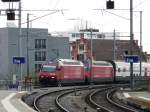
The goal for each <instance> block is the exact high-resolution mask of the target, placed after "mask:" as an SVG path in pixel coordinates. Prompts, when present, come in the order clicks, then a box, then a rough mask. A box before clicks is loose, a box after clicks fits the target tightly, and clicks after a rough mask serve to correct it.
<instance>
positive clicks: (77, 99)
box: [34, 86, 105, 112]
mask: <svg viewBox="0 0 150 112" xmlns="http://www.w3.org/2000/svg"><path fill="white" fill-rule="evenodd" d="M101 87H105V86H91V87H89V86H83V87H73V88H70V89H62V90H56V91H53V92H47V93H44V94H42V95H40V96H38V97H36V98H35V100H34V108H35V109H36V110H37V111H38V112H49V111H50V112H51V111H53V112H62V111H63V112H83V111H84V110H85V109H86V108H88V110H90V111H87V112H95V110H94V109H92V108H91V107H87V106H88V105H87V104H86V103H85V100H84V99H85V97H86V95H87V94H88V93H89V92H91V91H92V90H93V89H96V88H97V89H98V88H101ZM64 102H65V103H64ZM81 102H82V103H81ZM78 104H79V105H78ZM81 104H82V105H81Z"/></svg>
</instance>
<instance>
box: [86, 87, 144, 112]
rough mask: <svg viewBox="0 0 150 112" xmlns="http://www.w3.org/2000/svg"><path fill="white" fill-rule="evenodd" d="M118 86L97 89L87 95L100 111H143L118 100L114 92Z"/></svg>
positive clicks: (89, 100) (93, 105)
mask: <svg viewBox="0 0 150 112" xmlns="http://www.w3.org/2000/svg"><path fill="white" fill-rule="evenodd" d="M115 91H116V88H113V87H108V88H102V89H99V90H95V91H93V92H92V93H90V94H89V95H88V97H87V100H88V103H89V104H90V105H91V106H92V107H93V108H95V109H97V111H98V112H142V111H141V110H139V109H136V108H134V107H131V106H128V105H126V104H123V103H121V102H116V101H115V100H114V99H116V98H114V92H115Z"/></svg>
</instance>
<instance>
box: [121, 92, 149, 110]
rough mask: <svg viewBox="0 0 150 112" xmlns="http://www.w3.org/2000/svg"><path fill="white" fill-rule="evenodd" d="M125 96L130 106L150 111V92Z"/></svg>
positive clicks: (131, 93) (132, 93)
mask: <svg viewBox="0 0 150 112" xmlns="http://www.w3.org/2000/svg"><path fill="white" fill-rule="evenodd" d="M123 95H124V97H125V98H126V101H127V102H128V103H129V104H131V105H134V106H136V107H138V108H141V109H144V110H148V111H150V92H147V91H143V92H124V93H123Z"/></svg>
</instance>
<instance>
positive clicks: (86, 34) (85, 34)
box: [53, 30, 120, 42]
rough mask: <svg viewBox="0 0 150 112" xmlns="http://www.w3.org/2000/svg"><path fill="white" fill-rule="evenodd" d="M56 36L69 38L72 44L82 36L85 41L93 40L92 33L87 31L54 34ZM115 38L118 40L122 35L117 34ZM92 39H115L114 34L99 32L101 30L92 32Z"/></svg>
mask: <svg viewBox="0 0 150 112" xmlns="http://www.w3.org/2000/svg"><path fill="white" fill-rule="evenodd" d="M53 34H54V35H58V36H65V37H69V40H70V42H73V41H76V40H77V39H80V37H81V35H83V37H84V38H85V39H90V38H91V32H87V31H82V30H80V31H70V32H55V33H53ZM115 36H116V40H118V39H119V38H120V33H119V32H115ZM92 38H93V39H113V38H114V32H103V33H102V32H99V30H97V32H92Z"/></svg>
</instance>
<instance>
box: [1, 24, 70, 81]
mask: <svg viewBox="0 0 150 112" xmlns="http://www.w3.org/2000/svg"><path fill="white" fill-rule="evenodd" d="M19 35H20V32H19V29H18V28H15V27H14V28H12V27H6V28H0V80H12V77H14V76H16V78H17V79H20V78H23V77H25V76H27V73H29V74H28V75H35V74H36V73H37V72H38V71H39V69H40V67H41V65H42V64H44V63H47V62H48V61H51V60H54V59H56V58H70V57H71V56H70V44H69V38H68V37H58V36H57V37H56V36H52V35H50V34H49V33H48V29H41V28H29V29H28V30H27V29H26V28H22V29H21V36H19ZM20 56H21V57H24V59H25V63H22V64H15V63H14V62H13V59H14V57H20ZM28 71H29V72H28Z"/></svg>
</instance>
